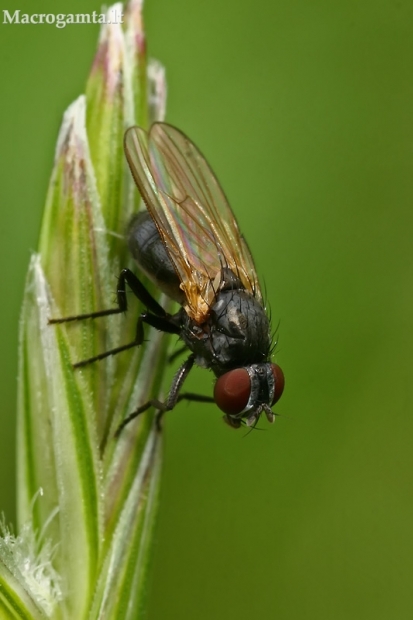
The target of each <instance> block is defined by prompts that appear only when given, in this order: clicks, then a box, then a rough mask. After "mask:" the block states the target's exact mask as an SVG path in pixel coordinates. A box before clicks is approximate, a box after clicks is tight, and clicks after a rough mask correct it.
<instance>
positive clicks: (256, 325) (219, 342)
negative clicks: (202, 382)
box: [181, 289, 271, 376]
mask: <svg viewBox="0 0 413 620" xmlns="http://www.w3.org/2000/svg"><path fill="white" fill-rule="evenodd" d="M181 336H182V339H183V340H184V342H185V343H186V344H187V346H188V347H189V348H190V349H191V350H192V351H193V352H194V353H195V354H196V362H197V364H198V365H200V366H202V367H205V368H211V369H212V370H213V372H214V373H215V375H216V376H220V375H221V374H223V373H224V372H226V371H227V370H229V369H231V368H237V367H240V366H248V365H250V364H260V363H263V362H266V361H267V360H268V357H269V354H270V348H271V337H270V326H269V321H268V317H267V315H266V312H265V310H264V308H263V306H262V305H261V303H260V302H259V301H258V300H257V299H256V298H255V297H254V296H253V295H251V294H250V293H249V292H247V291H245V290H244V289H237V290H232V289H229V290H223V291H220V292H219V293H218V295H217V298H216V302H215V304H214V305H213V306H212V308H211V312H210V314H209V317H208V319H207V321H205V323H203V324H202V325H198V324H196V323H195V322H194V321H192V320H191V319H190V318H189V317H187V316H186V317H184V321H183V325H182V334H181Z"/></svg>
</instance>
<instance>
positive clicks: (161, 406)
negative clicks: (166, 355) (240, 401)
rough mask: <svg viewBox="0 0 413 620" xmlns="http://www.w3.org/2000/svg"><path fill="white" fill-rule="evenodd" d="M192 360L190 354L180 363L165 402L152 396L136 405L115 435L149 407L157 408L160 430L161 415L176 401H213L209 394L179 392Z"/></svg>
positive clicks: (157, 424) (175, 403)
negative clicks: (138, 405) (142, 403)
mask: <svg viewBox="0 0 413 620" xmlns="http://www.w3.org/2000/svg"><path fill="white" fill-rule="evenodd" d="M194 361H195V355H193V354H192V355H190V356H189V357H188V359H187V360H186V361H185V362H184V363H183V364H182V366H181V367H180V369H179V370H178V372H177V373H176V375H175V377H174V379H173V381H172V385H171V389H170V390H169V396H168V398H167V400H166V402H164V403H162V402H161V401H160V400H158V399H157V398H152V399H151V400H148V402H146V403H145V404H144V405H141V406H140V407H138V408H137V409H136V410H135V411H133V412H132V413H131V414H130V415H128V417H127V418H125V419H124V420H123V422H122V423H121V424H120V425H119V426H118V428H117V430H116V432H115V437H119V435H120V433H121V431H122V430H123V429H124V428H125V426H126V425H127V424H129V422H131V421H132V420H134V419H135V418H136V417H138V415H140V414H141V413H143V412H144V411H147V410H148V409H149V408H150V407H154V408H155V409H157V410H158V413H157V415H156V426H157V428H158V431H160V430H161V419H162V417H163V416H164V414H165V413H166V412H167V411H171V410H172V409H174V407H175V406H176V405H177V403H179V401H181V400H192V401H197V402H200V403H213V402H214V399H213V398H212V397H211V396H202V395H200V394H192V393H191V392H187V393H184V394H179V392H180V390H181V388H182V385H183V383H184V381H185V379H186V378H187V376H188V374H189V372H190V371H191V369H192V366H193V365H194Z"/></svg>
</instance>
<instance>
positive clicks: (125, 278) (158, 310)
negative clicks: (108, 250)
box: [49, 269, 169, 324]
mask: <svg viewBox="0 0 413 620" xmlns="http://www.w3.org/2000/svg"><path fill="white" fill-rule="evenodd" d="M125 283H127V284H129V286H130V288H131V290H132V293H133V294H134V295H135V297H137V298H138V299H139V301H140V302H142V304H143V305H144V306H145V307H146V308H147V309H148V310H149V311H150V312H152V314H155V315H156V316H162V317H167V316H169V315H168V314H167V312H166V311H165V310H164V309H163V308H162V306H161V305H159V304H158V302H157V301H156V299H154V298H153V297H152V295H151V294H150V292H149V291H148V290H147V289H146V288H145V287H144V285H143V284H142V282H141V281H140V280H138V278H137V277H136V276H135V274H134V273H132V271H131V270H130V269H122V271H121V272H120V275H119V278H118V288H117V291H116V297H117V302H118V305H117V308H109V309H107V310H98V311H97V312H89V313H87V314H74V315H73V316H65V317H63V318H59V319H49V324H54V323H69V322H70V321H83V320H84V319H98V318H99V317H101V316H109V315H111V314H120V313H121V312H126V311H127V309H128V301H127V298H126V289H125Z"/></svg>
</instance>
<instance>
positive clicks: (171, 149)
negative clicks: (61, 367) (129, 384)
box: [51, 123, 284, 433]
mask: <svg viewBox="0 0 413 620" xmlns="http://www.w3.org/2000/svg"><path fill="white" fill-rule="evenodd" d="M124 147H125V154H126V158H127V161H128V164H129V167H130V170H131V172H132V175H133V178H134V180H135V183H136V185H137V187H138V189H139V192H140V195H141V197H142V199H143V201H144V203H145V205H146V208H147V211H142V212H139V213H138V214H137V215H135V216H134V217H133V219H132V221H131V223H130V225H129V229H128V235H127V236H128V245H129V249H130V251H131V253H132V256H133V258H134V259H135V261H136V263H137V265H138V266H139V268H140V269H141V270H142V272H144V273H145V274H146V275H147V276H148V278H149V279H150V280H151V281H152V282H153V283H154V284H156V286H157V287H158V289H160V290H161V291H162V292H163V293H165V294H166V295H167V296H168V297H170V298H171V299H173V300H175V301H177V302H178V303H179V304H180V305H181V308H180V309H179V311H178V312H176V313H175V314H169V313H167V312H166V311H165V310H164V309H163V308H162V306H161V305H160V304H159V303H158V302H157V301H156V300H155V299H154V298H153V297H152V295H151V294H150V293H149V291H148V290H147V289H146V288H145V287H144V286H143V284H142V283H141V282H140V280H139V279H138V278H137V277H136V276H135V275H134V274H133V273H132V271H130V270H129V269H123V270H122V272H121V274H120V276H119V283H118V291H117V301H118V307H117V308H113V309H109V310H103V311H101V312H95V313H91V314H84V315H79V316H77V317H67V318H66V319H54V320H52V321H51V322H62V321H65V320H66V321H67V320H74V319H82V318H96V317H99V316H106V315H108V314H115V313H119V312H124V311H125V310H126V309H127V301H126V292H125V284H126V283H127V284H128V285H129V287H130V288H131V290H132V292H133V293H134V294H135V295H136V297H137V298H138V299H139V300H140V301H141V302H142V304H143V305H144V306H145V308H146V311H145V312H143V313H142V314H141V315H140V316H139V318H138V324H137V330H136V338H135V340H134V341H133V342H131V343H129V344H126V345H123V346H120V347H118V348H116V349H112V350H110V351H106V352H104V353H101V354H99V355H97V356H95V357H93V358H90V359H88V360H84V361H82V362H79V363H77V364H75V367H80V366H84V365H86V364H89V363H91V362H94V361H96V360H99V359H103V358H104V357H107V356H108V355H113V354H115V353H119V352H120V351H123V350H126V349H128V348H131V347H134V346H139V345H140V344H142V342H143V340H144V330H143V326H144V324H147V325H150V326H152V327H155V328H156V329H158V330H160V331H163V332H166V333H172V334H176V335H177V336H179V338H180V339H181V340H182V341H183V343H184V345H185V349H189V351H190V354H189V356H188V357H187V359H186V361H185V362H184V363H183V364H182V365H181V367H180V368H179V370H178V371H177V373H176V375H175V377H174V379H173V381H172V385H171V388H170V391H169V395H168V398H167V400H166V401H165V402H160V401H158V400H156V399H152V400H150V401H148V402H147V403H145V404H144V405H142V406H140V407H139V408H138V409H136V411H134V412H133V413H131V414H130V415H129V416H128V417H127V418H126V419H125V420H124V421H123V423H122V424H121V426H120V427H119V429H118V431H117V433H119V432H120V430H121V429H122V428H123V427H124V426H125V425H126V424H127V423H128V422H130V421H131V420H132V419H134V418H135V417H136V416H138V415H139V414H141V413H143V412H144V411H146V410H147V409H148V408H149V407H151V406H153V407H155V408H156V409H157V410H158V412H159V413H158V425H159V421H160V418H161V416H162V415H163V414H164V413H165V412H166V411H169V410H171V409H173V408H174V407H175V405H176V404H177V403H178V402H179V401H180V400H183V399H186V400H192V401H198V402H215V403H216V404H217V406H218V407H219V408H220V409H221V410H222V411H223V412H224V414H225V415H224V420H225V422H227V423H228V424H229V425H230V426H231V427H233V428H239V427H240V426H241V424H242V423H245V424H246V425H247V426H255V425H256V423H257V422H258V420H259V418H260V416H261V414H262V413H265V415H266V417H267V419H268V421H269V422H273V421H274V413H273V412H272V410H271V407H272V406H273V405H274V404H275V403H276V402H277V401H278V400H279V398H280V397H281V394H282V392H283V388H284V376H283V372H282V370H281V368H280V367H279V366H278V365H277V364H274V363H272V362H271V353H272V342H271V340H272V339H271V333H270V322H269V318H268V316H267V313H266V311H265V307H264V303H263V296H262V292H261V289H260V285H259V282H258V278H257V275H256V272H255V268H254V262H253V259H252V256H251V253H250V251H249V248H248V245H247V243H246V241H245V239H244V237H243V236H242V235H241V233H240V230H239V228H238V224H237V222H236V219H235V216H234V214H233V212H232V210H231V208H230V206H229V204H228V201H227V199H226V197H225V194H224V192H223V190H222V189H221V187H220V185H219V183H218V180H217V178H216V177H215V175H214V173H213V171H212V170H211V168H210V166H209V164H208V163H207V161H206V160H205V158H204V157H203V155H202V154H201V153H200V151H199V150H198V149H197V147H196V146H195V145H194V144H193V143H192V142H191V140H190V139H189V138H188V137H187V136H186V135H185V134H184V133H183V132H181V131H180V130H178V129H176V128H175V127H173V126H171V125H169V124H167V123H154V124H153V125H152V126H151V128H150V130H149V132H146V131H145V130H143V129H142V128H140V127H131V128H130V129H128V130H127V131H126V134H125V139H124ZM194 364H197V365H198V366H201V367H202V368H208V369H211V370H212V372H213V373H214V375H215V376H216V382H215V387H214V396H213V397H208V396H201V395H198V394H192V393H182V392H181V388H182V386H183V384H184V382H185V379H186V377H187V376H188V374H189V372H190V370H191V368H192V367H193V365H194Z"/></svg>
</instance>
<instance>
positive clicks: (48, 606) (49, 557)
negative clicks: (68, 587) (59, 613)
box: [0, 489, 63, 616]
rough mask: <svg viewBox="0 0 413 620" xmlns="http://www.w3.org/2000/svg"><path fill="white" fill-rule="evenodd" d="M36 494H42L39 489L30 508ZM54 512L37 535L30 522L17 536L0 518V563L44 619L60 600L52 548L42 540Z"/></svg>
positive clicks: (51, 545) (54, 515)
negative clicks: (39, 610)
mask: <svg viewBox="0 0 413 620" xmlns="http://www.w3.org/2000/svg"><path fill="white" fill-rule="evenodd" d="M39 495H40V496H41V495H43V490H42V489H39V491H38V492H37V493H36V495H35V497H34V498H33V501H32V508H33V505H34V503H35V501H36V500H37V498H38V497H39ZM58 512H59V509H58V508H56V509H55V510H53V511H52V513H51V514H50V515H49V518H48V519H47V521H46V522H45V524H44V525H43V527H42V529H41V531H40V532H37V531H35V530H34V529H33V524H32V522H31V521H28V522H26V523H25V524H24V525H23V526H22V528H21V531H20V533H19V534H18V535H15V534H14V533H13V529H12V527H11V526H8V525H7V524H6V521H5V517H4V514H2V515H1V518H0V562H3V564H4V565H5V566H6V567H7V568H8V570H9V571H10V572H11V573H12V574H13V575H14V577H15V578H16V579H17V580H18V581H19V582H20V584H21V585H22V586H23V587H24V588H25V589H26V591H27V592H28V593H29V594H30V596H31V597H32V598H33V600H34V601H35V602H36V604H37V605H38V606H39V607H41V608H42V609H43V610H44V612H45V613H46V615H47V616H50V615H51V614H52V612H53V610H54V609H55V607H56V604H57V603H59V602H60V601H61V600H62V599H63V593H62V587H61V577H60V575H59V573H58V572H57V571H56V570H55V568H54V567H53V557H54V555H55V551H56V545H53V544H52V542H51V541H50V540H49V539H48V538H47V537H46V530H47V528H48V527H49V525H50V523H51V522H52V521H53V519H54V518H55V517H56V515H57V513H58Z"/></svg>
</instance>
